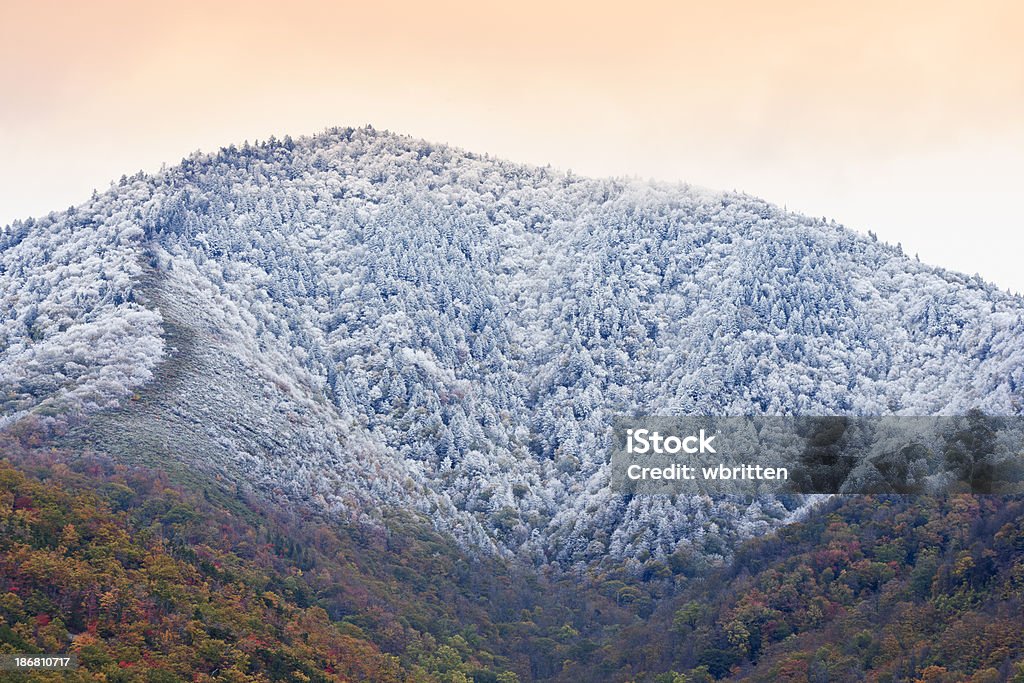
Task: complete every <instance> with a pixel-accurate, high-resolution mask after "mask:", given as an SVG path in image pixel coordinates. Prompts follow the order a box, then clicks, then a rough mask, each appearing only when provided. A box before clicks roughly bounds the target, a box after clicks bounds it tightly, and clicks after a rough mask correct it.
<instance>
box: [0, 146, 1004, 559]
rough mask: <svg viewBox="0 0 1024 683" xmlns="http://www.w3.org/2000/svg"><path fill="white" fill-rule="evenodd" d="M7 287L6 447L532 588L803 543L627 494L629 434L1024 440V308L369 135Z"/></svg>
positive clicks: (282, 155) (787, 221)
mask: <svg viewBox="0 0 1024 683" xmlns="http://www.w3.org/2000/svg"><path fill="white" fill-rule="evenodd" d="M0 268H2V271H0V297H2V299H3V301H4V304H5V308H6V310H7V311H8V314H7V316H6V318H5V319H4V320H3V321H2V323H0V382H2V385H3V387H4V388H5V390H6V391H5V393H4V396H3V403H2V410H3V415H4V417H3V418H0V419H2V420H3V422H2V423H0V424H8V425H10V424H14V423H15V422H16V421H18V420H22V419H33V420H41V421H42V422H44V423H48V424H50V427H51V428H52V429H54V430H56V431H57V432H60V433H61V434H63V435H64V438H65V439H68V440H70V441H71V442H73V443H74V444H77V445H91V446H93V447H96V448H99V449H101V450H105V451H108V452H111V453H113V454H115V455H117V456H119V457H122V458H133V459H141V460H142V461H144V462H147V463H151V464H159V465H161V466H176V467H179V468H181V469H182V470H184V471H188V470H190V469H192V468H196V467H199V468H203V469H206V470H208V471H210V472H214V473H216V474H218V475H220V476H222V477H226V478H228V479H229V480H232V481H238V482H241V483H245V484H251V485H253V486H255V487H256V488H258V489H260V490H262V491H264V493H265V494H266V495H268V496H271V497H280V498H281V499H282V500H287V501H293V502H295V501H297V502H301V503H303V504H306V505H310V506H312V507H313V508H316V509H320V510H323V511H327V512H330V513H332V514H337V515H342V516H346V517H348V518H350V519H354V520H362V521H365V522H369V523H374V519H376V518H379V514H380V508H381V507H382V506H391V507H397V508H404V509H410V510H416V511H419V512H420V513H422V514H425V515H428V516H430V517H431V519H432V520H433V522H434V523H435V524H436V525H437V527H438V528H440V529H444V530H446V531H447V532H450V533H451V534H453V535H454V536H455V537H456V538H457V539H459V540H460V541H461V542H463V543H465V544H467V545H468V546H469V547H475V548H484V549H488V550H491V551H495V552H499V553H503V554H508V555H515V556H516V557H519V558H521V559H524V560H527V561H532V562H535V563H539V564H540V563H557V564H560V565H562V566H569V565H572V564H575V563H593V562H602V561H605V560H608V561H614V562H619V561H622V560H627V564H629V563H632V565H630V566H635V568H636V569H637V570H638V571H639V567H640V561H644V560H646V559H648V558H651V557H653V558H655V559H664V558H666V557H668V556H670V555H672V554H673V553H675V552H678V551H680V550H681V549H687V548H692V549H694V550H696V551H697V552H699V553H702V554H708V555H719V554H722V553H724V552H727V549H728V547H729V546H730V545H731V544H732V542H733V541H734V540H735V539H736V538H738V537H742V536H746V535H750V534H756V533H762V532H764V531H767V530H769V529H771V528H773V527H775V526H777V525H778V524H780V523H782V522H784V521H786V520H788V519H791V517H792V511H791V510H788V509H786V508H785V507H784V506H783V505H782V504H781V503H780V502H779V501H776V500H767V499H766V500H761V501H756V502H755V503H754V504H752V505H751V504H749V503H740V502H736V501H725V500H711V499H708V498H699V499H693V498H676V499H668V498H640V497H637V498H632V499H629V498H625V497H623V496H620V495H617V494H615V493H614V492H613V491H611V490H610V488H609V485H608V481H609V480H608V468H607V466H606V464H605V457H606V449H607V443H608V441H607V440H608V435H609V429H610V427H609V420H610V418H611V417H612V416H613V415H615V414H641V413H648V414H670V415H671V414H691V413H718V414H745V413H797V414H829V413H844V414H881V413H890V412H897V413H903V414H924V415H928V414H943V413H954V412H962V411H964V410H966V409H967V408H969V407H979V408H982V409H984V410H986V411H988V412H992V413H997V414H1020V413H1021V412H1022V403H1021V394H1022V388H1021V387H1022V385H1024V345H1022V344H1021V341H1020V340H1021V338H1022V332H1024V317H1022V313H1024V302H1022V300H1021V299H1020V298H1019V297H1011V296H1009V295H1007V294H1004V293H1002V292H1000V291H998V290H997V289H996V288H994V287H992V286H990V285H987V284H985V283H984V282H982V281H980V280H978V279H975V278H967V277H964V276H961V275H958V274H955V273H949V272H946V271H942V270H938V269H935V268H931V267H928V266H926V265H923V264H921V263H919V262H917V261H916V260H913V259H910V258H908V257H906V256H904V255H903V254H902V253H901V252H900V250H899V249H898V248H893V247H890V246H888V245H884V244H880V243H877V242H875V241H873V240H871V239H867V238H863V237H860V236H858V235H856V234H854V233H852V232H851V231H849V230H846V229H845V228H842V227H841V226H838V225H835V224H834V223H830V222H826V221H824V220H819V219H810V218H806V217H803V216H799V215H796V214H792V213H788V212H785V211H782V210H780V209H778V208H777V207H774V206H772V205H770V204H767V203H765V202H763V201H760V200H757V199H754V198H751V197H747V196H745V195H735V194H718V193H711V192H707V191H702V190H696V189H693V188H690V187H687V186H668V185H658V184H650V183H641V182H637V181H626V180H591V179H584V178H577V177H574V176H571V175H563V174H559V173H555V172H552V171H550V170H548V169H538V168H530V167H524V166H520V165H515V164H509V163H506V162H502V161H497V160H493V159H489V158H487V157H480V156H477V155H473V154H468V153H464V152H460V151H458V150H453V149H451V148H448V147H443V146H436V145H431V144H429V143H425V142H420V141H416V140H412V139H409V138H404V137H399V136H395V135H392V134H387V133H378V132H376V131H374V130H372V129H359V130H353V129H344V130H333V131H330V132H328V133H326V134H324V135H321V136H317V137H314V138H308V139H302V140H298V141H294V140H291V139H289V138H286V139H285V140H283V141H276V140H271V141H269V142H267V143H265V144H262V145H257V146H249V145H246V146H245V147H243V148H241V149H237V148H234V147H231V148H226V149H223V150H221V151H219V152H217V153H215V154H211V155H196V156H193V157H191V158H189V159H186V160H184V161H183V162H182V164H181V165H180V166H178V167H176V168H173V169H170V170H167V171H164V172H161V173H160V174H157V175H155V176H142V175H138V176H135V177H133V178H124V179H122V181H121V183H120V184H118V185H117V186H116V187H113V188H111V190H110V191H108V192H106V193H104V194H102V195H97V196H95V197H94V198H93V199H92V200H91V201H89V202H87V203H86V204H84V205H82V206H80V207H77V208H74V209H72V210H69V211H68V212H65V213H63V214H52V215H51V216H49V217H46V218H44V219H40V220H34V221H26V222H20V223H16V224H14V225H12V226H8V228H6V229H5V230H4V232H3V234H2V237H0ZM86 442H88V443H87V444H86Z"/></svg>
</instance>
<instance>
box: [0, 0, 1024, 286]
mask: <svg viewBox="0 0 1024 683" xmlns="http://www.w3.org/2000/svg"><path fill="white" fill-rule="evenodd" d="M143 5H144V6H143ZM1022 26H1024V3H1021V2H958V3H951V2H937V1H931V2H893V1H891V0H890V1H889V2H858V3H838V2H837V3H825V2H795V1H794V2H785V1H782V2H767V1H764V2H753V1H751V2H735V1H733V2H728V1H726V2H717V3H707V2H700V3H698V2H643V1H633V2H624V3H618V4H612V3H605V2H593V1H592V2H586V3H582V2H580V3H576V2H571V3H570V2H563V3H555V2H532V1H526V2H515V3H511V2H507V3H502V4H498V3H486V2H475V3H471V2H440V3H438V2H434V3H413V2H390V3H381V2H374V3H369V2H361V3H339V2H335V3H326V2H289V3H268V2H204V3H199V2H191V3H188V2H174V3H172V2H164V3H138V2H102V1H99V2H96V1H91V2H72V1H67V2H45V1H39V0H34V1H32V2H19V1H12V0H0V223H7V222H9V221H10V220H13V219H14V218H18V217H25V216H28V215H35V214H40V213H45V212H46V211H49V210H51V209H61V208H66V207H67V206H68V205H69V204H73V203H78V202H81V201H83V200H85V199H86V198H87V197H88V195H89V193H90V192H91V190H92V188H94V187H96V188H103V187H106V186H107V184H108V183H109V181H110V180H111V179H113V178H116V177H119V176H120V175H121V174H122V173H125V172H129V173H130V172H133V171H135V170H138V169H140V168H141V169H144V170H150V171H151V170H156V169H158V168H159V166H160V164H161V163H162V162H168V163H175V162H176V161H178V160H180V158H181V157H182V156H184V155H185V154H187V153H189V152H191V151H193V150H195V149H215V148H217V147H219V146H221V145H225V144H228V143H231V142H240V141H242V140H244V139H250V140H251V139H254V138H265V137H267V136H269V135H270V134H272V133H273V134H277V135H283V134H285V133H290V134H292V135H298V134H304V133H313V132H316V131H318V130H321V129H323V128H325V127H327V126H332V125H361V124H364V123H372V124H373V125H374V126H376V127H378V128H389V129H392V130H396V131H400V132H403V133H409V134H412V135H415V136H417V137H424V138H427V139H431V140H435V141H442V142H450V143H453V144H456V145H458V146H460V147H464V148H467V149H471V150H473V151H478V152H489V153H492V154H496V155H499V156H503V157H507V158H511V159H514V160H517V161H526V162H535V163H541V164H544V163H551V164H552V165H554V166H557V167H561V168H571V169H573V170H574V171H576V172H578V173H584V174H590V175H623V174H635V175H640V176H644V177H647V176H652V177H658V178H665V179H678V180H685V181H688V182H692V183H695V184H698V185H705V186H708V187H714V188H724V189H739V190H745V191H748V192H750V193H752V194H757V195H760V196H763V197H765V198H766V199H769V200H771V201H775V202H777V203H779V204H786V205H788V206H789V208H792V209H796V210H800V211H803V212H805V213H809V214H813V215H826V216H829V217H834V218H836V219H837V220H840V221H842V222H844V223H846V224H847V225H849V226H850V227H853V228H855V229H858V230H861V231H866V230H868V229H871V230H874V231H875V232H878V233H879V234H880V235H881V236H882V237H883V238H884V239H888V240H890V241H894V242H895V241H898V240H899V241H902V242H903V243H904V246H905V248H906V249H907V250H908V251H910V252H911V253H913V252H915V251H917V252H920V254H921V258H922V259H923V260H926V261H929V262H932V263H936V264H939V265H945V266H948V267H953V268H956V269H959V270H965V271H968V272H970V273H973V272H975V271H979V272H981V273H982V274H983V275H984V276H985V277H986V278H988V279H991V280H993V281H995V282H997V283H998V284H1000V285H1003V286H1009V287H1012V288H1013V289H1015V290H1020V291H1024V269H1022V268H1020V267H1018V265H1017V264H1016V263H1014V262H1013V261H1012V260H1010V259H1009V258H1008V257H1007V254H1008V253H1010V252H1011V251H1012V250H1010V249H1009V248H1008V247H1009V246H1011V245H1012V242H1013V239H1014V237H1015V236H1016V235H1018V234H1021V232H1022V231H1024V221H1022V219H1021V217H1020V212H1019V210H1018V209H1017V208H1016V203H1017V201H1016V200H1017V198H1018V197H1019V195H1020V188H1021V187H1024V170H1022V162H1024V48H1022V47H1021V46H1020V43H1021V41H1020V37H1019V34H1020V30H1021V28H1022ZM1018 242H1019V243H1021V245H1022V246H1024V240H1020V239H1018Z"/></svg>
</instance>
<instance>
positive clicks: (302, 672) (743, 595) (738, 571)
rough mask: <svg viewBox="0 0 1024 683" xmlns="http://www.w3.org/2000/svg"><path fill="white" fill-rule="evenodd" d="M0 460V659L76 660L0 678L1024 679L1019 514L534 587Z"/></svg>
mask: <svg viewBox="0 0 1024 683" xmlns="http://www.w3.org/2000/svg"><path fill="white" fill-rule="evenodd" d="M0 452H2V454H3V461H2V464H0V528H2V534H0V652H19V653H32V652H39V653H56V652H61V653H66V652H72V653H76V654H77V655H78V658H79V663H80V665H79V669H78V670H77V671H76V672H75V673H74V676H72V675H71V674H65V673H51V674H44V673H37V674H32V675H28V674H17V675H14V674H12V675H11V676H12V677H11V680H19V679H18V678H17V676H20V677H21V678H20V680H82V681H86V680H90V681H91V680H108V681H178V680H182V681H184V680H192V681H214V680H218V681H295V680H310V681H450V682H462V681H476V682H480V683H483V682H504V683H510V682H511V681H517V680H520V681H527V680H552V681H581V680H602V681H603V680H607V681H657V682H659V683H680V682H681V681H689V682H693V681H712V680H749V681H771V680H780V679H784V680H793V681H858V680H872V681H890V682H893V683H895V682H897V681H929V682H938V681H965V680H969V681H993V682H994V681H1006V680H1011V681H1024V630H1022V629H1021V628H1020V617H1021V614H1022V613H1024V612H1022V610H1024V500H1022V499H1020V498H1007V497H1003V496H990V495H970V494H959V495H951V496H948V497H942V498H932V497H924V496H840V497H836V498H834V499H832V500H831V501H830V502H829V503H827V504H826V505H824V506H822V507H820V508H818V509H817V510H816V511H815V512H814V513H813V514H811V515H809V516H808V517H807V518H806V519H804V520H803V521H801V522H797V523H794V524H791V525H788V526H786V527H784V528H783V529H781V530H780V531H779V532H777V534H775V535H774V536H772V537H767V538H759V539H751V540H749V541H747V542H745V543H744V544H743V545H741V546H740V547H739V548H738V549H737V551H736V554H735V559H734V561H733V562H732V563H730V564H728V565H718V566H712V565H709V564H707V563H706V561H705V560H704V559H703V558H702V556H701V555H699V554H692V553H691V554H688V553H685V552H680V553H677V554H675V555H673V556H671V557H669V558H667V560H666V561H664V562H662V561H658V560H656V559H654V558H650V559H648V560H647V561H646V563H645V564H644V568H643V572H642V573H641V575H640V576H639V577H636V576H633V575H632V574H631V573H630V572H628V571H622V570H617V571H616V570H600V569H596V568H593V569H590V570H588V571H587V572H585V573H583V574H581V575H567V574H565V573H557V572H552V573H548V574H540V573H535V572H533V571H531V570H530V569H529V568H527V567H523V566H517V565H516V564H515V563H513V562H506V561H501V560H499V559H495V558H489V557H479V556H472V555H467V554H466V553H465V551H464V550H462V549H460V547H459V546H458V545H457V544H455V543H453V542H452V541H451V540H449V539H448V538H446V537H445V536H444V535H441V534H438V533H437V532H436V531H433V530H432V529H431V527H430V525H429V524H428V523H426V522H425V520H422V519H416V518H415V517H414V516H411V515H410V516H405V517H402V518H394V519H391V520H389V521H388V525H387V527H386V528H385V529H371V528H367V527H365V526H360V525H343V524H339V523H337V522H332V521H330V520H327V519H324V518H320V517H317V516H310V515H305V516H303V515H297V514H296V513H294V512H289V511H287V510H286V509H283V508H280V507H278V506H272V505H267V504H266V503H265V502H262V501H260V500H259V498H257V497H254V496H244V495H242V496H239V495H237V492H236V491H235V490H234V489H233V487H230V486H226V485H225V483H224V482H217V481H214V480H211V481H209V482H206V483H205V484H203V485H199V484H197V483H196V482H194V481H193V482H190V483H187V484H182V483H180V482H176V481H174V479H173V478H172V477H169V476H168V475H167V474H166V473H163V472H160V471H157V470H153V469H150V468H147V467H143V466H128V465H124V464H119V463H116V462H114V461H112V460H110V459H109V458H106V457H103V456H101V455H97V454H95V453H80V452H79V453H76V452H69V451H61V450H59V449H55V448H54V447H53V446H52V445H50V444H48V443H47V442H46V440H45V439H44V438H41V436H40V434H38V433H36V432H32V431H21V432H17V433H15V434H7V435H4V436H2V437H0ZM95 675H101V678H99V679H97V678H95V677H94V676H95Z"/></svg>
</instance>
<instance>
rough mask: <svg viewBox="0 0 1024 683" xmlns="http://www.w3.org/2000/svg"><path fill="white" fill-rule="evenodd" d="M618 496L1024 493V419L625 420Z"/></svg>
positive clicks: (614, 453) (616, 445)
mask: <svg viewBox="0 0 1024 683" xmlns="http://www.w3.org/2000/svg"><path fill="white" fill-rule="evenodd" d="M611 468H612V487H613V488H614V490H616V491H618V492H620V493H631V494H673V493H690V494H701V493H707V494H712V495H719V494H735V495H743V496H749V495H764V494H790V493H792V494H804V493H806V494H811V493H900V494H941V493H957V492H964V493H993V494H1012V493H1024V417H991V416H986V415H983V414H981V413H979V412H975V411H972V412H970V413H968V414H967V415H963V416H956V417H898V416H886V417H780V416H765V417H619V418H616V420H615V422H614V437H613V441H612V446H611Z"/></svg>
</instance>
